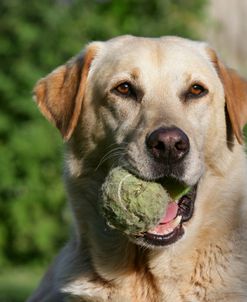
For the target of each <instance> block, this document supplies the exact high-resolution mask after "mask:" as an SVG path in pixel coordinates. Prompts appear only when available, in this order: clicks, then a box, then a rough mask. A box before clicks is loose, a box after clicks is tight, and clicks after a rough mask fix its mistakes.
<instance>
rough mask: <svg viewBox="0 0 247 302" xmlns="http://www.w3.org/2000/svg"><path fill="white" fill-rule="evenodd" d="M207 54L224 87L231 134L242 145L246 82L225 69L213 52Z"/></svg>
mask: <svg viewBox="0 0 247 302" xmlns="http://www.w3.org/2000/svg"><path fill="white" fill-rule="evenodd" d="M208 53H209V55H210V59H211V61H212V62H213V64H214V66H215V68H216V70H217V73H218V75H219V77H220V79H221V81H222V84H223V86H224V91H225V99H226V108H227V111H228V114H229V118H230V121H231V125H232V129H233V132H234V134H235V136H236V138H237V140H238V142H239V143H240V144H243V142H244V139H243V134H242V130H243V128H244V126H245V124H246V123H247V81H246V80H245V79H243V78H241V77H240V76H239V75H238V74H237V73H236V71H234V70H232V69H230V68H227V67H226V66H225V65H224V64H223V63H222V62H221V61H220V60H219V59H218V58H217V55H216V53H215V51H214V50H212V49H208Z"/></svg>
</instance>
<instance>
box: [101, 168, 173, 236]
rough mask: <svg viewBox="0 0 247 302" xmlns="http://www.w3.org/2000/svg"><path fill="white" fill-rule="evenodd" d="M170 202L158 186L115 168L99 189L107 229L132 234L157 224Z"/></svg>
mask: <svg viewBox="0 0 247 302" xmlns="http://www.w3.org/2000/svg"><path fill="white" fill-rule="evenodd" d="M170 199H171V198H170V196H169V194H168V193H167V192H166V190H165V189H164V188H163V186H162V185H161V184H158V183H156V182H149V181H144V180H141V179H139V178H137V177H135V176H134V175H133V174H130V173H129V172H128V171H127V170H125V169H123V168H121V167H117V168H114V169H112V170H111V172H110V173H109V175H108V176H107V178H106V180H105V182H104V184H103V186H102V204H101V209H102V212H103V215H104V217H105V218H106V221H107V224H108V225H109V226H110V227H113V228H116V229H118V230H120V231H122V232H124V233H126V234H128V235H134V234H138V233H141V232H145V231H148V230H150V229H151V228H153V227H154V226H155V225H157V224H158V222H159V221H160V219H161V218H162V216H163V215H164V213H165V211H166V208H167V204H168V202H169V201H170Z"/></svg>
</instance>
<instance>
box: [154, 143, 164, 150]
mask: <svg viewBox="0 0 247 302" xmlns="http://www.w3.org/2000/svg"><path fill="white" fill-rule="evenodd" d="M153 148H156V149H158V150H162V151H164V150H165V144H164V143H163V142H158V143H157V145H156V146H153Z"/></svg>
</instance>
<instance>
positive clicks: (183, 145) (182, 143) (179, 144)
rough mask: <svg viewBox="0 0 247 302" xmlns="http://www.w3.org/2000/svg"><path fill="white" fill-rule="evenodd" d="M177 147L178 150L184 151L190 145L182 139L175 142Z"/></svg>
mask: <svg viewBox="0 0 247 302" xmlns="http://www.w3.org/2000/svg"><path fill="white" fill-rule="evenodd" d="M175 148H176V149H177V150H178V151H184V150H186V149H187V148H188V145H187V143H186V142H185V141H182V140H180V141H179V142H177V143H175Z"/></svg>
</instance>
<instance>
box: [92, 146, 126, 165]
mask: <svg viewBox="0 0 247 302" xmlns="http://www.w3.org/2000/svg"><path fill="white" fill-rule="evenodd" d="M121 151H125V148H123V147H118V148H114V149H112V150H110V151H108V152H107V153H106V154H105V155H104V156H103V157H102V158H101V159H100V161H99V163H98V165H97V167H96V168H95V171H97V170H98V168H99V167H100V166H101V165H102V164H103V163H104V162H105V161H107V160H109V159H110V158H113V157H116V156H121V155H123V154H124V152H121Z"/></svg>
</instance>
